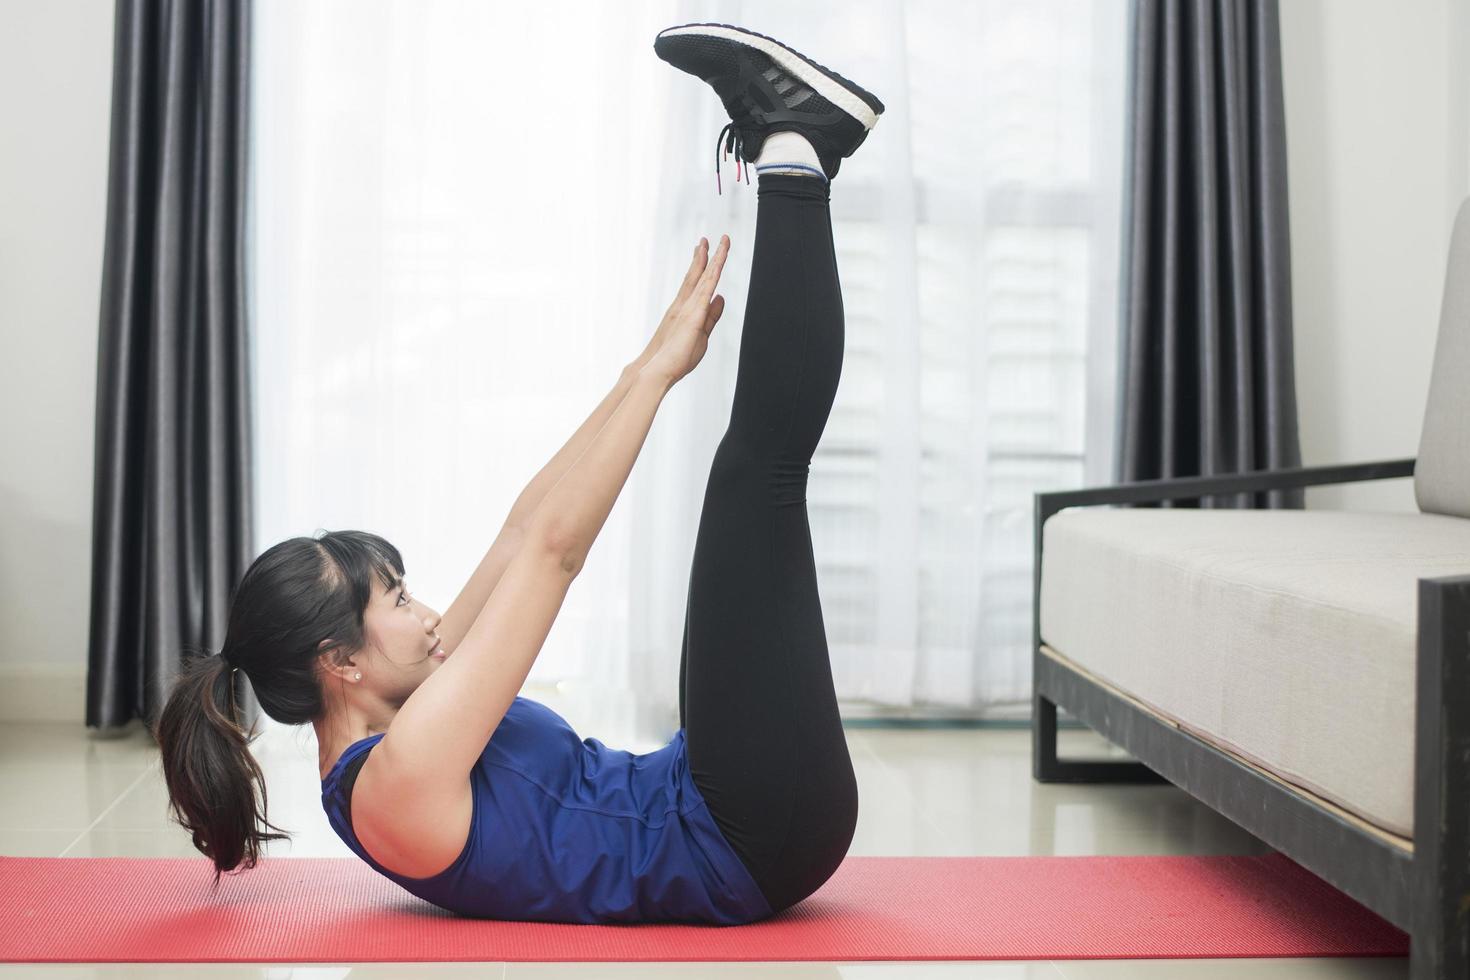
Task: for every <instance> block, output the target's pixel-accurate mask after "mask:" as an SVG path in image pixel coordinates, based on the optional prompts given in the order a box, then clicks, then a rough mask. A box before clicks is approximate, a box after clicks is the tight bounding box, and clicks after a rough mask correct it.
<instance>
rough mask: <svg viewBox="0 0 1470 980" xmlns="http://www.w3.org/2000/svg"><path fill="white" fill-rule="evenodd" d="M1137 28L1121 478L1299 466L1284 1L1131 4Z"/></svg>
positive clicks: (1287, 503)
mask: <svg viewBox="0 0 1470 980" xmlns="http://www.w3.org/2000/svg"><path fill="white" fill-rule="evenodd" d="M1129 33H1130V44H1131V73H1130V75H1131V81H1130V84H1129V94H1128V109H1127V124H1128V126H1129V132H1128V135H1127V138H1126V140H1125V145H1126V147H1127V149H1126V154H1127V161H1126V164H1125V181H1126V186H1125V188H1124V203H1123V236H1124V240H1123V248H1122V281H1121V283H1120V293H1121V304H1122V309H1121V311H1120V312H1121V319H1120V322H1121V327H1122V331H1123V334H1122V336H1121V337H1120V338H1119V340H1120V343H1119V352H1120V354H1119V356H1120V361H1121V363H1120V365H1119V371H1120V374H1119V386H1118V391H1119V406H1118V416H1117V417H1118V420H1119V422H1118V425H1119V431H1118V440H1117V446H1118V455H1117V458H1116V459H1115V471H1116V476H1117V479H1118V480H1119V481H1121V482H1132V481H1135V480H1149V479H1159V478H1166V477H1179V476H1194V475H1202V476H1211V475H1219V474H1225V473H1238V472H1242V471H1247V470H1259V469H1280V468H1285V467H1296V466H1300V465H1301V449H1300V445H1299V443H1298V438H1297V412H1296V383H1295V376H1294V370H1293V358H1292V326H1291V323H1292V320H1291V241H1290V234H1289V228H1288V221H1287V209H1286V201H1287V198H1286V126H1285V116H1284V112H1283V108H1282V92H1281V35H1280V25H1279V20H1278V13H1277V4H1276V0H1135V2H1134V4H1133V6H1132V8H1131V10H1130V31H1129ZM1140 506H1143V505H1140ZM1165 506H1183V507H1200V506H1203V507H1302V506H1303V490H1302V489H1301V488H1295V489H1291V490H1274V491H1270V492H1263V493H1252V494H1238V495H1234V496H1221V497H1213V498H1206V499H1205V500H1204V501H1202V502H1201V501H1196V500H1189V501H1174V502H1165Z"/></svg>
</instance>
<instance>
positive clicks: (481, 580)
mask: <svg viewBox="0 0 1470 980" xmlns="http://www.w3.org/2000/svg"><path fill="white" fill-rule="evenodd" d="M704 246H705V241H704V239H700V243H699V245H696V246H695V248H694V257H693V260H692V261H691V262H690V265H689V269H688V270H687V271H686V272H685V274H684V281H683V282H682V283H680V285H679V291H678V293H677V294H676V295H675V297H674V301H673V303H671V304H670V305H669V308H668V310H667V312H665V313H664V316H663V319H662V320H661V321H659V325H658V329H657V330H655V331H654V335H653V337H652V338H651V339H650V340H649V341H648V344H647V345H646V346H645V347H644V349H643V352H642V353H641V354H639V355H638V356H637V357H636V358H634V359H633V361H632V362H631V363H629V364H628V365H627V366H626V367H624V368H623V370H622V373H621V374H619V375H618V380H617V383H616V384H614V385H613V387H612V390H611V391H609V392H608V393H607V395H606V396H604V397H603V399H602V401H601V402H599V403H598V404H597V407H596V408H594V409H593V410H592V413H591V414H590V415H588V416H587V418H586V420H585V421H584V422H583V423H582V424H581V425H580V426H578V427H577V431H576V432H573V433H572V436H571V438H570V439H568V440H567V442H566V444H565V445H564V446H562V447H561V449H560V450H558V451H557V453H556V455H555V456H553V457H551V459H550V460H549V461H548V462H547V463H546V465H545V466H543V467H542V468H541V470H540V472H538V473H537V474H536V475H535V476H534V477H532V479H531V482H530V483H528V484H526V487H525V489H524V490H522V491H521V493H520V496H518V497H517V498H516V501H515V503H514V504H513V505H512V506H511V509H510V513H509V514H508V515H507V516H506V519H505V522H504V524H503V525H502V526H501V529H500V532H499V533H498V534H496V536H495V540H494V541H493V542H491V544H490V548H489V550H487V551H486V552H485V555H484V557H482V558H481V559H480V564H479V565H478V566H477V567H476V568H475V571H474V573H473V574H472V575H471V576H470V579H469V581H468V582H466V583H465V585H464V587H463V588H462V589H460V592H459V595H458V596H456V597H455V599H454V601H453V602H452V603H450V604H449V608H448V609H446V610H445V611H444V616H443V618H442V620H441V621H440V623H439V636H440V639H442V640H443V645H444V649H445V651H446V652H450V653H452V652H453V651H454V648H455V647H457V646H459V643H460V641H461V640H462V639H464V635H465V634H466V633H468V632H469V629H470V625H471V624H472V623H473V622H474V621H475V617H476V616H478V615H479V614H480V609H481V608H482V607H483V606H484V605H485V600H486V599H488V598H489V597H490V593H491V592H493V591H494V590H495V585H496V583H497V582H499V581H500V578H501V576H502V575H504V574H505V569H506V568H507V566H509V565H510V562H511V559H512V558H514V557H515V555H516V552H517V551H518V550H520V548H521V546H522V545H523V544H524V543H525V540H526V529H527V528H528V527H529V526H530V524H531V521H532V518H533V517H534V516H535V513H536V511H537V509H538V508H539V507H540V506H541V502H542V500H543V499H545V497H546V494H547V492H548V491H550V490H551V488H552V487H553V486H555V485H556V484H557V483H558V482H559V481H560V480H561V478H562V477H563V476H565V475H566V472H567V470H568V469H570V468H571V466H572V464H573V463H574V462H576V460H577V458H578V457H580V456H581V455H582V453H584V452H586V451H587V447H588V446H590V445H591V444H592V440H593V439H595V438H596V437H597V434H598V433H599V432H600V431H602V427H603V426H604V425H606V424H607V420H608V419H609V418H611V417H612V413H613V412H614V411H615V410H616V409H617V407H618V406H619V405H620V404H622V401H623V398H624V397H626V396H627V394H628V392H629V391H631V390H632V388H633V383H634V382H635V381H636V380H637V378H638V372H639V371H640V370H641V369H642V367H643V366H644V365H645V364H647V363H648V361H649V359H650V358H652V357H653V355H654V353H655V352H657V351H658V349H659V348H660V347H661V346H662V345H663V341H664V337H665V336H666V335H667V333H668V331H669V329H670V326H671V324H672V323H673V320H674V318H675V316H676V315H677V313H678V311H679V308H680V307H681V306H682V305H683V303H684V300H685V299H686V298H687V297H688V295H689V293H690V292H691V291H692V290H693V289H694V286H695V284H696V283H698V282H699V277H700V275H701V274H702V273H703V271H704V267H705V266H704V261H703V259H704V256H703V252H702V250H703V248H704Z"/></svg>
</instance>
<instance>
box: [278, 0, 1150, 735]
mask: <svg viewBox="0 0 1470 980" xmlns="http://www.w3.org/2000/svg"><path fill="white" fill-rule="evenodd" d="M1124 2H1125V0H1105V2H1100V3H1093V2H1091V0H1047V2H1026V3H1021V2H1008V3H1002V2H998V0H991V2H984V3H933V2H906V3H899V2H882V0H866V2H865V0H855V2H844V3H842V4H822V5H816V4H813V5H792V4H787V3H782V2H776V0H769V2H761V3H726V2H706V3H689V2H676V0H667V2H650V3H643V4H636V5H625V4H617V5H613V4H596V3H585V4H582V3H564V4H556V3H541V4H536V5H501V4H484V3H480V2H449V0H432V2H429V0H412V2H408V0H398V2H393V0H376V2H361V0H354V2H346V0H334V2H327V0H312V2H310V3H288V2H285V0H262V2H261V3H260V5H259V7H258V13H257V17H256V38H255V56H256V70H255V72H254V84H255V93H254V94H255V103H254V126H255V131H254V154H255V161H254V168H253V179H254V201H255V205H256V214H255V220H254V225H253V229H252V234H253V240H254V246H253V263H254V281H255V284H256V295H255V301H256V302H255V328H256V333H255V336H254V348H253V353H254V358H255V363H254V377H255V382H256V386H257V390H256V425H257V428H256V433H257V435H256V438H257V447H258V459H259V464H258V465H259V469H258V473H257V480H258V487H259V493H258V495H257V527H258V534H259V540H258V543H257V550H263V549H264V548H265V547H268V546H269V545H270V544H272V543H274V542H275V541H278V540H280V539H282V538H285V537H289V536H292V535H296V534H310V533H312V532H313V531H314V530H315V529H317V528H334V529H335V528H343V527H360V528H366V529H370V530H373V531H376V532H378V533H380V534H382V535H384V536H385V537H387V538H388V539H389V540H391V541H393V542H394V543H395V544H396V545H398V546H399V548H400V549H402V551H403V553H404V557H405V561H406V564H407V566H408V574H409V581H410V583H411V585H412V586H413V587H414V588H415V589H416V591H417V592H418V593H419V594H420V595H421V596H423V597H425V598H426V599H427V601H429V602H430V603H431V604H434V605H436V606H437V608H439V609H440V610H443V609H444V608H446V607H447V606H448V604H449V602H450V601H451V600H452V599H453V598H454V596H455V595H456V594H457V592H458V589H459V588H460V587H461V586H462V584H463V583H464V581H465V579H466V578H467V577H468V576H469V574H470V572H471V571H472V570H473V569H474V567H475V565H476V563H477V562H478V561H479V559H480V557H481V556H482V555H483V554H484V551H485V549H486V548H487V547H489V544H490V542H491V540H492V539H493V538H494V535H495V532H496V531H497V530H498V529H499V527H500V523H501V521H502V520H503V519H504V517H505V515H506V513H507V512H508V510H509V508H510V505H511V503H512V502H513V501H514V500H515V498H516V495H517V494H518V493H519V492H520V490H521V489H522V488H523V487H524V485H525V484H526V482H527V481H528V480H529V479H530V478H531V477H532V476H533V475H534V474H535V473H536V471H537V470H538V469H539V468H540V467H541V466H542V465H543V464H544V463H545V462H546V461H547V460H548V459H549V458H550V457H551V455H552V454H553V453H554V452H556V450H557V449H559V448H560V446H561V445H562V444H563V442H565V440H566V439H567V437H568V436H569V435H570V434H571V433H572V431H573V430H575V428H576V427H577V426H578V425H580V424H581V422H582V420H583V419H584V418H585V417H586V415H587V413H588V412H590V411H591V409H592V408H593V406H594V405H595V404H596V403H597V402H598V401H599V400H600V399H601V398H602V396H603V395H604V394H605V393H606V392H607V390H608V389H609V388H610V387H611V386H612V384H613V382H614V381H615V380H616V377H617V374H618V372H619V370H620V369H621V368H622V366H623V365H624V364H625V363H627V362H628V361H629V360H631V359H632V358H633V357H634V356H636V355H637V353H638V352H639V351H640V350H641V349H642V347H643V344H644V343H645V341H646V340H647V339H648V337H649V336H651V334H652V332H653V329H654V327H655V326H656V324H657V321H658V318H659V316H660V315H661V313H662V312H663V309H664V308H665V307H666V306H667V304H668V302H669V300H670V299H671V298H672V296H673V293H674V291H675V289H676V288H677V285H678V282H679V280H680V278H681V276H682V273H683V270H684V268H685V266H686V264H687V261H688V255H689V252H690V250H691V249H692V247H693V245H694V243H695V242H696V241H697V240H698V238H699V237H700V236H701V235H705V236H707V237H709V238H710V239H711V240H715V239H717V238H718V236H719V235H720V234H721V233H728V234H729V235H730V236H731V239H732V243H733V248H732V253H731V256H730V259H729V262H728V263H727V265H726V268H725V273H724V275H723V278H722V282H721V287H720V292H721V293H723V294H724V295H725V297H726V300H727V308H726V311H725V315H724V318H723V319H722V321H721V323H720V325H719V327H717V328H716V331H715V337H714V343H712V344H711V347H710V350H709V352H708V353H707V355H706V357H705V359H704V361H703V363H702V364H701V365H700V367H699V368H698V369H697V370H696V371H695V372H693V373H692V374H691V375H690V376H689V377H687V378H686V379H685V380H684V381H683V382H682V383H681V384H680V385H679V386H677V387H676V388H675V389H674V390H673V391H672V392H671V393H670V395H669V397H668V398H667V399H666V400H665V402H664V405H663V408H662V410H661V411H660V413H659V417H658V418H657V420H656V421H655V423H654V426H653V429H652V430H651V432H650V434H649V437H648V440H647V442H646V444H645V447H644V450H643V453H642V455H641V456H640V458H639V460H638V463H637V465H636V466H635V468H634V470H633V472H632V474H631V476H630V477H629V480H628V482H627V484H626V485H625V487H624V489H623V492H622V494H621V496H620V498H619V501H618V503H617V505H616V506H615V507H614V509H613V511H612V514H611V515H610V517H609V519H608V522H607V524H606V526H605V528H604V530H603V532H602V534H601V536H600V537H599V538H598V541H597V544H596V545H595V547H594V548H593V550H592V553H591V555H590V557H589V560H588V562H587V565H586V568H585V570H584V572H583V574H582V575H581V576H580V577H579V578H578V580H577V582H576V583H575V584H574V585H573V587H572V589H571V591H570V593H569V594H568V596H567V600H566V603H565V605H564V606H563V610H562V612H561V614H560V616H559V617H558V619H557V622H556V624H555V626H554V627H553V629H552V631H551V634H550V636H549V637H548V639H547V643H546V646H545V647H544V649H543V651H542V653H541V656H540V658H539V659H538V661H537V663H536V665H535V667H534V668H533V670H532V673H531V678H530V679H531V681H534V682H555V683H557V684H558V687H559V689H560V690H561V692H562V693H563V694H564V695H566V696H568V697H570V698H574V699H577V700H578V701H580V702H581V703H582V704H583V706H584V707H585V708H586V709H587V710H588V711H589V712H591V714H592V716H594V717H595V714H596V711H597V710H602V709H605V710H607V711H616V712H619V713H620V715H621V716H622V717H624V718H626V716H627V714H628V713H629V712H632V713H633V714H634V715H635V718H636V719H637V720H636V724H637V726H638V727H639V728H640V730H642V731H643V732H645V733H647V734H648V735H649V736H650V737H658V736H661V735H665V734H667V733H669V732H670V731H672V728H673V726H674V725H675V724H677V698H678V691H677V679H678V658H679V643H680V639H681V636H682V627H683V617H684V601H685V597H686V590H687V584H688V574H689V562H690V558H691V556H692V554H693V545H694V533H695V530H696V527H697V524H698V519H699V505H700V503H701V501H702V498H703V492H704V484H705V479H706V476H707V474H708V468H709V463H710V460H711V458H712V457H713V455H714V450H715V447H716V445H717V444H718V442H719V438H720V435H721V433H722V432H723V430H724V426H725V423H726V421H727V420H728V416H729V407H730V399H731V394H732V392H733V389H734V381H735V368H736V364H737V356H738V351H739V342H740V325H741V322H742V319H743V316H744V309H745V298H746V291H747V289H748V278H747V270H748V268H749V259H750V251H749V250H750V247H751V245H752V243H753V241H754V225H755V214H756V197H755V189H756V188H755V183H754V181H755V178H754V177H751V178H750V180H751V183H750V184H749V185H746V184H745V183H743V182H742V183H741V184H740V185H739V186H736V185H735V171H734V162H733V160H731V161H728V162H726V164H725V167H724V178H723V181H724V194H723V196H717V195H716V193H715V175H714V173H713V170H714V161H715V137H716V134H717V133H718V132H719V129H720V127H721V126H722V125H724V123H725V122H726V120H727V117H726V116H725V114H724V111H723V108H722V107H721V106H720V103H719V101H718V99H717V97H716V96H715V94H714V92H713V90H711V89H710V88H709V87H708V86H707V85H705V84H704V83H702V82H700V81H699V80H697V79H695V78H694V77H693V76H690V75H686V74H683V73H681V72H678V71H676V70H675V69H673V68H672V67H670V66H669V65H667V64H665V63H664V62H663V61H661V60H659V59H658V58H657V57H656V56H655V55H654V53H653V48H652V45H653V38H654V35H655V34H656V33H657V32H658V31H659V30H661V29H663V28H664V27H668V26H672V25H675V24H682V23H690V22H696V21H710V22H719V23H730V24H739V25H742V26H746V27H748V28H750V29H752V30H755V31H759V32H760V33H763V34H767V35H770V36H773V37H777V38H780V39H781V40H782V41H784V42H785V43H787V44H789V45H790V46H792V47H794V48H796V49H797V50H799V51H802V52H803V53H805V54H806V55H808V56H809V57H811V58H813V59H814V60H816V61H819V62H821V63H823V64H826V65H828V66H830V67H832V68H834V69H835V70H837V71H839V72H841V73H842V74H844V75H846V76H848V77H850V78H852V79H854V80H856V81H858V82H859V83H861V84H863V85H864V86H865V87H866V88H868V89H870V90H871V91H873V92H875V93H876V94H877V95H878V96H879V97H880V98H881V99H883V101H884V102H885V103H886V105H887V112H886V113H885V115H884V116H883V118H882V120H881V121H880V123H879V125H878V128H877V129H876V130H875V131H874V133H873V135H872V136H870V137H869V139H868V141H867V142H866V143H865V144H864V146H863V147H862V149H861V150H860V151H859V152H858V153H857V154H856V155H855V156H854V157H852V158H850V159H848V160H845V161H844V162H843V165H842V173H841V174H840V175H839V176H838V178H837V180H836V181H834V183H833V193H832V211H833V222H834V236H835V239H836V243H837V249H838V267H839V271H840V274H841V277H842V284H843V298H844V307H845V311H846V314H847V350H846V358H845V362H844V374H843V382H842V386H841V388H840V389H839V391H838V395H837V401H836V404H835V405H834V408H833V413H832V417H831V420H830V422H829V424H828V428H827V431H826V434H825V435H824V438H823V442H822V445H821V446H820V447H819V449H818V453H817V456H816V458H815V459H814V460H813V464H812V472H811V479H810V485H809V489H808V509H809V512H810V515H811V520H812V533H813V538H814V546H815V550H816V554H817V559H818V563H819V569H818V573H819V580H820V583H821V589H822V598H823V609H824V615H825V621H826V626H827V632H828V638H829V643H830V645H831V651H832V657H833V666H834V672H835V675H836V679H837V684H838V693H839V695H840V696H841V697H842V698H843V699H844V710H845V711H847V712H848V713H853V714H856V713H863V712H880V713H881V712H884V711H898V712H900V713H911V714H922V713H934V712H943V711H949V712H961V713H968V714H979V713H983V714H1004V713H1006V712H1007V710H1008V709H1016V710H1020V709H1023V708H1024V706H1025V704H1026V699H1027V697H1028V692H1029V683H1030V678H1029V670H1030V661H1029V651H1028V650H1027V640H1028V638H1029V630H1030V625H1029V615H1030V605H1029V594H1030V593H1029V589H1030V576H1031V566H1030V540H1031V538H1030V534H1031V525H1030V521H1031V515H1030V509H1031V497H1030V495H1031V493H1032V492H1034V491H1035V490H1037V489H1043V488H1049V487H1057V486H1073V485H1078V484H1081V483H1083V482H1094V481H1100V480H1103V479H1106V478H1107V476H1108V461H1109V460H1110V459H1111V430H1112V418H1113V409H1112V395H1113V376H1114V373H1115V369H1114V360H1115V356H1116V348H1115V344H1114V341H1113V334H1114V331H1115V329H1116V314H1115V300H1116V266H1117V255H1116V244H1115V242H1116V237H1117V236H1116V233H1117V225H1118V205H1119V202H1118V190H1119V188H1120V186H1121V163H1122V161H1121V152H1122V150H1121V147H1122V141H1121V126H1122V122H1121V120H1122V113H1121V107H1122V98H1123V84H1124V82H1123V70H1122V65H1123V58H1124V51H1125V47H1124V43H1125V38H1124V29H1125V15H1124V12H1123V4H1124ZM582 717H588V715H586V714H584V715H582Z"/></svg>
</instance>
